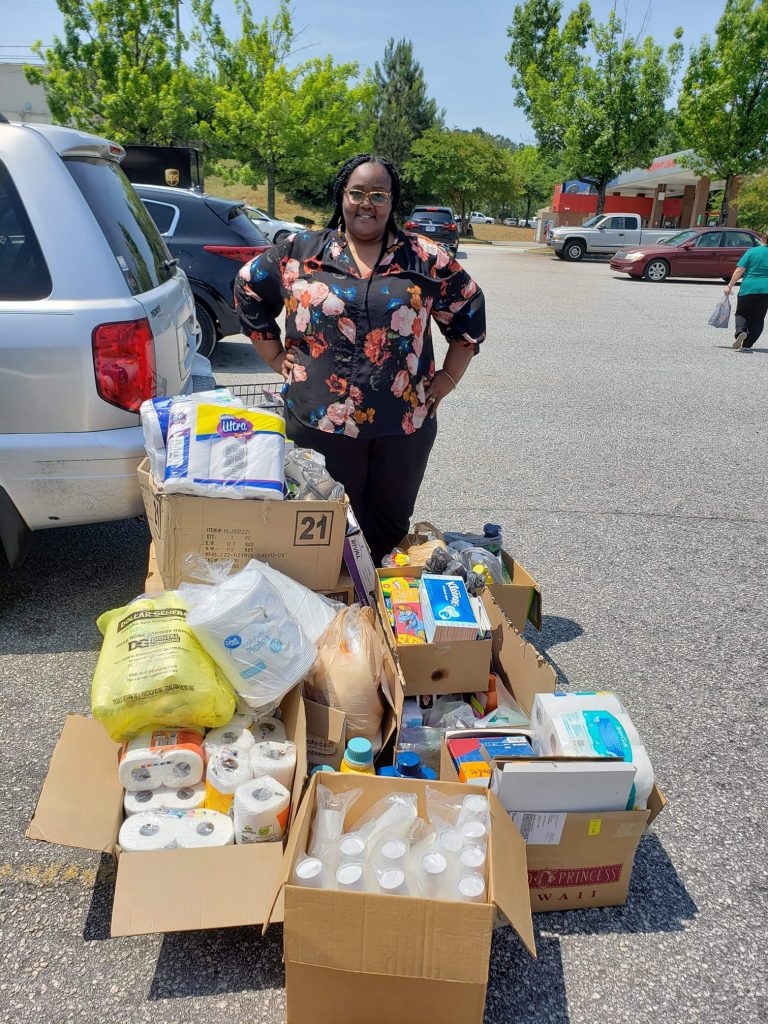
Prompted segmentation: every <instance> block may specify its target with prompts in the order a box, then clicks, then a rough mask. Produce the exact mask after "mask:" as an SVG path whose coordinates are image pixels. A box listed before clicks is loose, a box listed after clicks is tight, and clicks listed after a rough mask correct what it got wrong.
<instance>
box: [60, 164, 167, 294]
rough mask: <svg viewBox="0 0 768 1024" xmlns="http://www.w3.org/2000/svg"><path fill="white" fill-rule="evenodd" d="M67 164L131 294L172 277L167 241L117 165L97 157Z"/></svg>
mask: <svg viewBox="0 0 768 1024" xmlns="http://www.w3.org/2000/svg"><path fill="white" fill-rule="evenodd" d="M64 163H65V164H66V165H67V168H68V169H69V172H70V174H71V175H72V177H73V178H74V179H75V181H76V182H77V185H78V188H79V189H80V191H81V192H82V193H83V196H84V197H85V201H86V202H87V203H88V206H89V207H90V208H91V212H92V213H93V215H94V217H95V218H96V220H97V221H98V222H99V226H100V227H101V230H102V231H103V232H104V235H105V237H106V239H107V242H108V243H109V247H110V249H111V250H112V252H113V253H114V256H115V259H116V260H117V265H118V266H119V267H120V269H121V270H122V272H123V276H124V277H125V280H126V283H127V285H128V287H129V289H130V291H131V294H132V295H140V294H141V293H142V292H148V291H150V290H151V289H152V288H156V287H157V286H158V285H159V284H163V283H164V282H165V281H168V280H170V278H171V277H172V276H173V264H172V263H171V262H170V254H169V252H168V250H167V248H166V246H165V242H164V241H163V240H162V238H161V237H160V235H159V234H158V231H157V228H156V227H155V225H154V223H153V222H152V218H151V217H150V216H149V214H148V213H147V210H146V208H145V206H144V204H143V203H142V201H141V200H140V199H139V197H138V196H137V195H136V193H135V192H134V190H133V188H132V186H131V183H130V182H129V181H128V179H127V178H126V176H125V175H124V174H123V172H122V171H121V170H120V168H119V167H118V165H117V164H116V163H114V162H113V161H111V160H99V159H97V158H95V157H94V158H92V157H77V158H70V159H67V160H65V161H64Z"/></svg>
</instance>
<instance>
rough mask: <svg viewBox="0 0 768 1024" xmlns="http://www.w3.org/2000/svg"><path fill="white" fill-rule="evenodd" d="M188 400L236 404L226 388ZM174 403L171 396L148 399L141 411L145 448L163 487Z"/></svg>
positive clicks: (197, 394)
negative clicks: (169, 425)
mask: <svg viewBox="0 0 768 1024" xmlns="http://www.w3.org/2000/svg"><path fill="white" fill-rule="evenodd" d="M177 397H178V396H177ZM186 400H187V401H188V402H198V403H201V402H205V403H209V402H215V403H216V404H217V405H223V404H228V405H234V404H235V403H236V399H235V398H234V397H233V396H232V393H231V392H230V391H227V390H226V389H224V388H217V389H216V390H215V391H196V392H195V393H194V394H191V395H187V396H186ZM173 401H174V397H173V396H170V395H169V396H164V397H162V398H148V399H147V401H146V402H142V403H141V407H140V409H139V416H140V417H141V429H142V431H143V433H144V448H145V449H146V452H147V457H148V458H149V467H150V469H151V471H152V476H153V478H154V481H155V483H156V484H158V485H162V483H163V480H164V479H165V452H166V445H167V442H168V421H169V418H170V415H171V404H172V403H173Z"/></svg>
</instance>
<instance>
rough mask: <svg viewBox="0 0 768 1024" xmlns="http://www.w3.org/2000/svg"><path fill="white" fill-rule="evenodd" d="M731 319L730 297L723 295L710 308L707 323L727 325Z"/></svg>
mask: <svg viewBox="0 0 768 1024" xmlns="http://www.w3.org/2000/svg"><path fill="white" fill-rule="evenodd" d="M730 319H731V299H730V296H728V295H724V296H723V297H722V299H720V301H719V302H718V304H717V305H716V306H715V308H714V309H713V310H712V312H711V314H710V317H709V320H707V323H708V324H709V326H710V327H728V323H729V321H730Z"/></svg>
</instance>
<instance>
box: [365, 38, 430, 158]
mask: <svg viewBox="0 0 768 1024" xmlns="http://www.w3.org/2000/svg"><path fill="white" fill-rule="evenodd" d="M372 112H373V118H374V120H375V123H376V128H375V132H374V136H373V145H374V149H375V151H376V152H377V153H379V154H380V155H381V156H384V157H386V158H387V159H388V160H391V161H392V163H393V164H394V165H395V166H396V167H397V168H401V167H404V166H405V164H406V162H407V160H408V157H409V156H410V155H411V144H412V143H413V140H414V139H417V138H418V137H419V136H420V135H422V134H423V133H424V132H425V131H427V130H428V129H429V128H435V127H442V124H443V111H442V110H439V109H438V106H437V103H436V102H435V100H433V99H430V97H429V94H428V92H427V83H426V81H425V80H424V71H423V70H422V67H421V64H419V62H418V61H417V60H416V59H415V57H414V55H413V43H412V42H411V41H410V40H408V39H399V40H398V41H397V42H395V40H394V39H390V40H388V42H387V45H386V46H385V48H384V57H383V58H382V61H381V63H379V62H378V61H376V64H375V65H374V68H373V97H372Z"/></svg>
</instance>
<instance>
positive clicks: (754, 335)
mask: <svg viewBox="0 0 768 1024" xmlns="http://www.w3.org/2000/svg"><path fill="white" fill-rule="evenodd" d="M766 313H768V293H765V292H762V293H760V294H759V295H742V294H741V293H739V298H738V300H737V302H736V334H741V332H742V331H746V332H747V340H746V341H745V342H744V345H743V347H744V348H752V346H753V345H754V344H755V342H756V341H757V339H758V338H759V337H760V335H761V334H762V333H763V327H765V315H766Z"/></svg>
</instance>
